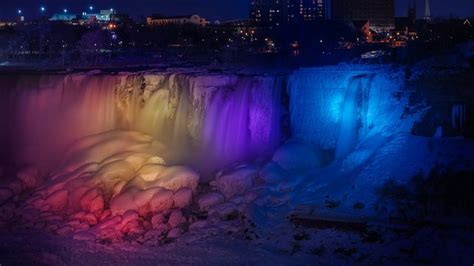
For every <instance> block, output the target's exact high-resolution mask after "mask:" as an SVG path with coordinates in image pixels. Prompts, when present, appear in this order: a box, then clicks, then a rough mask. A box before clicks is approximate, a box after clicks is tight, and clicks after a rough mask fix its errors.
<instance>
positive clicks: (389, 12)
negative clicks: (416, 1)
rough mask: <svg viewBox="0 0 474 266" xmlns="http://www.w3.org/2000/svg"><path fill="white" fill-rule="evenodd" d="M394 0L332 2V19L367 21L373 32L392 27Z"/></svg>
mask: <svg viewBox="0 0 474 266" xmlns="http://www.w3.org/2000/svg"><path fill="white" fill-rule="evenodd" d="M394 2H395V1H394V0H332V6H331V9H332V18H333V19H335V20H344V21H354V20H368V21H369V22H370V25H371V28H372V29H373V30H375V31H386V30H390V29H392V28H393V27H394V17H395V3H394Z"/></svg>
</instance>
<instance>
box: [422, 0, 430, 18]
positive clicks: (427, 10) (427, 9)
mask: <svg viewBox="0 0 474 266" xmlns="http://www.w3.org/2000/svg"><path fill="white" fill-rule="evenodd" d="M423 19H424V20H431V8H430V0H426V1H425V14H424V15H423Z"/></svg>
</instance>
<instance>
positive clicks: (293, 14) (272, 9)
mask: <svg viewBox="0 0 474 266" xmlns="http://www.w3.org/2000/svg"><path fill="white" fill-rule="evenodd" d="M324 3H325V1H324V0H251V1H250V17H251V19H252V20H253V21H254V23H256V24H257V25H260V26H270V27H273V26H280V25H283V24H289V23H290V24H291V23H298V22H302V21H314V20H322V19H324V18H325V17H326V12H325V11H324V10H325V4H324Z"/></svg>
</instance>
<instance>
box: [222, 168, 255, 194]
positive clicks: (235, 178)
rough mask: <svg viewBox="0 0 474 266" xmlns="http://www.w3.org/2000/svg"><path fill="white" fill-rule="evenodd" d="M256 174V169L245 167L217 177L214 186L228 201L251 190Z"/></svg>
mask: <svg viewBox="0 0 474 266" xmlns="http://www.w3.org/2000/svg"><path fill="white" fill-rule="evenodd" d="M257 174H258V172H257V169H256V168H254V167H249V166H245V167H242V168H240V169H237V170H236V171H234V172H232V173H230V174H227V175H222V176H219V177H217V179H216V181H215V182H214V184H215V186H216V187H217V189H218V190H219V191H220V192H221V193H222V194H224V196H225V197H226V199H229V198H232V197H234V196H236V195H239V194H243V193H245V192H246V191H247V190H249V189H250V188H252V185H253V180H254V179H255V177H256V176H257Z"/></svg>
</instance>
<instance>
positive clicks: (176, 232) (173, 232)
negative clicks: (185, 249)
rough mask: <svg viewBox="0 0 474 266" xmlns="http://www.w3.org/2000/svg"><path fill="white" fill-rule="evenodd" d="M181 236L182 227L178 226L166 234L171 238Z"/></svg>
mask: <svg viewBox="0 0 474 266" xmlns="http://www.w3.org/2000/svg"><path fill="white" fill-rule="evenodd" d="M180 236H181V229H180V228H178V227H176V228H173V229H171V230H170V231H169V232H168V234H167V235H166V237H167V238H171V239H174V238H178V237H180Z"/></svg>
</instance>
